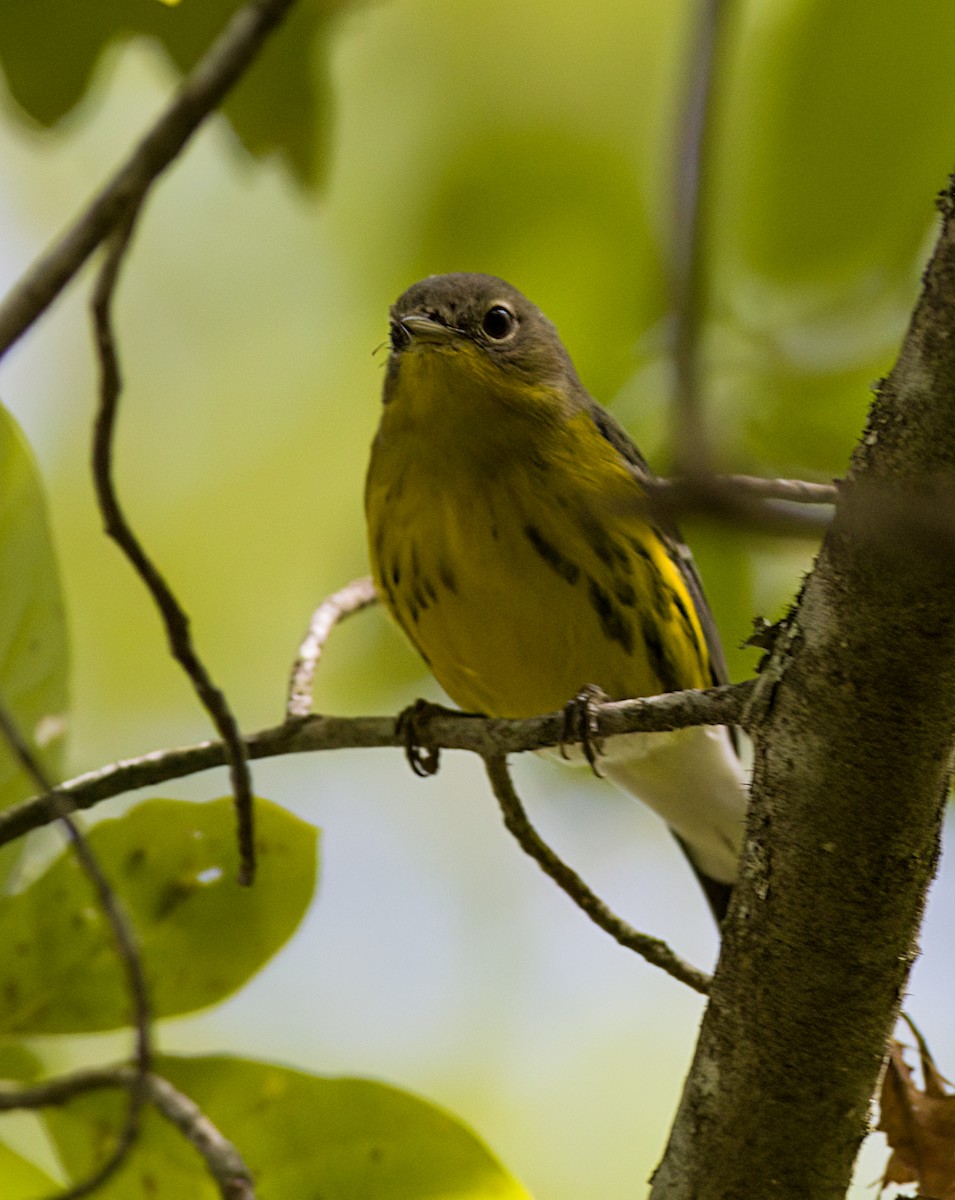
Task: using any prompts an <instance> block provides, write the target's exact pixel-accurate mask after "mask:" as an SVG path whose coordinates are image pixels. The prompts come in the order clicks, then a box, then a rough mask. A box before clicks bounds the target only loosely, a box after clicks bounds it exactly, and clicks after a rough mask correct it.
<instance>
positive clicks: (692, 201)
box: [671, 0, 729, 479]
mask: <svg viewBox="0 0 955 1200" xmlns="http://www.w3.org/2000/svg"><path fill="white" fill-rule="evenodd" d="M728 8H729V4H728V2H727V0H699V3H698V5H697V16H696V19H695V21H694V23H693V36H694V39H695V41H694V44H693V46H692V49H691V52H690V54H689V56H688V60H687V64H686V68H685V72H684V78H685V81H686V84H685V86H686V95H685V99H684V106H683V114H682V121H681V132H680V137H679V139H678V143H677V148H678V158H677V163H676V171H675V180H674V182H675V195H674V234H673V253H672V269H671V295H672V303H673V315H674V321H675V325H676V328H675V332H674V348H673V365H674V370H675V377H676V380H675V391H674V397H673V400H674V404H673V419H674V445H675V447H676V461H677V463H678V464H679V468H680V473H681V474H683V475H686V476H688V477H689V478H691V479H692V478H696V477H702V476H705V475H706V474H708V473H709V468H710V451H709V445H708V439H707V436H706V428H705V423H704V419H703V400H702V395H701V391H700V376H701V370H700V337H701V333H702V330H703V323H704V316H705V307H706V297H705V293H704V288H705V265H706V238H705V236H704V235H705V232H706V231H705V227H704V222H703V214H704V212H705V206H706V202H707V200H708V190H707V189H708V183H709V173H710V171H709V168H710V159H711V154H710V150H711V146H712V137H711V126H712V122H713V110H714V107H715V105H714V95H715V92H716V81H717V76H718V73H719V67H720V57H721V50H722V45H723V41H722V37H721V35H722V32H723V29H724V28H725V23H726V22H725V18H726V11H727V9H728Z"/></svg>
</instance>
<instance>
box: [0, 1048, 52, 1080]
mask: <svg viewBox="0 0 955 1200" xmlns="http://www.w3.org/2000/svg"><path fill="white" fill-rule="evenodd" d="M42 1074H43V1062H42V1060H41V1059H40V1058H39V1057H38V1056H37V1055H36V1054H34V1053H33V1051H32V1050H31V1049H30V1048H29V1047H28V1046H25V1045H24V1044H23V1042H2V1043H0V1079H17V1080H19V1081H20V1082H21V1083H27V1082H30V1081H31V1080H34V1079H39V1078H40V1076H41V1075H42Z"/></svg>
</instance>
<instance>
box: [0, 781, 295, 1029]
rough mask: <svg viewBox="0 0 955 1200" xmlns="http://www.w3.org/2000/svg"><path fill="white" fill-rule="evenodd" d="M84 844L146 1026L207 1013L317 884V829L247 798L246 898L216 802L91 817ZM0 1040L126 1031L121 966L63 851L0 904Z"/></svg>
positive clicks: (273, 942) (77, 869) (224, 812)
mask: <svg viewBox="0 0 955 1200" xmlns="http://www.w3.org/2000/svg"><path fill="white" fill-rule="evenodd" d="M89 844H90V848H91V849H92V851H93V853H94V854H95V855H96V858H97V861H98V862H99V865H100V867H101V869H102V870H103V872H104V874H105V876H106V878H107V879H109V880H110V882H111V883H112V885H113V886H114V887H115V888H116V890H117V892H118V893H119V895H120V897H121V900H122V904H123V907H124V909H125V911H126V913H127V915H128V917H129V918H130V920H131V921H132V923H133V927H134V928H135V930H136V937H137V943H138V946H139V950H140V952H141V954H142V959H143V966H144V968H145V975H146V982H147V986H148V988H149V998H150V1010H151V1013H152V1015H153V1017H155V1018H161V1017H170V1016H177V1015H179V1014H181V1013H185V1012H191V1011H193V1010H194V1009H197V1008H203V1007H205V1006H206V1005H209V1004H215V1003H217V1002H218V1001H220V1000H223V999H224V998H225V997H226V996H229V995H230V994H231V993H232V992H234V991H236V990H237V989H238V988H240V987H241V986H242V985H243V984H244V983H245V982H247V980H248V979H249V978H250V977H251V976H252V975H254V974H255V973H256V972H257V971H259V970H261V969H262V966H263V965H264V964H265V963H266V962H267V961H268V960H269V959H270V958H271V957H272V955H273V954H275V953H276V951H277V950H278V949H279V948H280V947H281V946H282V945H283V944H284V943H285V942H286V941H287V940H288V938H289V937H291V935H292V933H293V932H294V931H295V929H296V927H297V926H298V924H299V922H300V921H301V920H302V917H303V916H304V914H305V912H306V910H307V909H308V905H309V902H310V901H311V899H312V893H313V891H314V889H315V878H316V867H317V864H316V830H315V829H314V828H313V827H312V826H310V825H307V824H306V823H305V822H304V821H301V820H299V819H298V818H297V817H294V816H292V815H291V814H289V813H288V812H286V811H285V810H284V809H282V808H279V807H278V806H277V805H275V804H269V803H268V802H267V801H265V800H261V799H259V800H258V801H257V802H256V851H257V857H258V863H259V875H258V879H257V885H256V887H255V889H254V890H253V889H251V888H246V887H241V886H240V885H239V884H238V883H237V881H236V875H237V874H238V857H237V848H236V845H235V819H234V816H233V810H232V803H231V801H230V800H228V799H224V800H214V801H209V802H208V803H206V804H188V803H184V802H182V801H175V800H148V801H146V802H145V803H143V804H140V805H137V807H136V808H134V809H133V810H132V811H131V812H128V813H126V815H125V816H123V817H120V818H117V819H116V820H112V821H101V822H100V823H99V824H97V825H96V827H95V828H94V829H92V830H91V831H90V833H89ZM0 944H2V945H4V946H6V947H7V948H8V954H7V956H6V958H5V959H4V962H3V964H2V966H0V1034H3V1035H5V1036H7V1037H10V1036H12V1035H16V1036H20V1037H24V1036H25V1037H30V1036H36V1035H37V1034H50V1033H73V1034H78V1033H87V1032H93V1031H98V1030H103V1029H116V1028H118V1027H121V1026H127V1025H129V1024H130V1023H131V1021H132V1009H131V1004H130V998H129V995H128V984H127V980H126V975H125V968H124V964H123V963H122V962H121V961H120V959H119V955H118V954H117V951H116V945H115V939H114V937H113V932H112V929H111V927H110V925H109V922H108V921H107V919H106V916H105V914H104V913H103V911H102V909H101V908H100V906H99V904H98V903H97V901H96V898H95V895H94V892H93V890H92V885H91V884H90V882H89V880H88V879H87V878H86V876H85V874H84V872H83V869H82V867H81V866H80V865H79V862H78V860H77V858H76V857H75V856H74V855H73V854H72V853H70V852H68V851H64V852H63V853H62V854H61V855H60V856H59V858H57V859H56V860H55V861H54V862H53V863H52V864H51V865H50V866H49V867H48V868H47V870H46V871H44V872H43V874H42V875H40V877H39V878H38V879H35V880H34V881H33V882H32V883H30V884H29V885H28V886H27V887H25V888H24V889H23V890H22V891H19V892H17V893H15V894H14V895H11V896H4V897H2V898H0Z"/></svg>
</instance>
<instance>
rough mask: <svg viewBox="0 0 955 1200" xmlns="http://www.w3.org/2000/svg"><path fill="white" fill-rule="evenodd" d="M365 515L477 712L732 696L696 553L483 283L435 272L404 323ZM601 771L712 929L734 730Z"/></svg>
mask: <svg viewBox="0 0 955 1200" xmlns="http://www.w3.org/2000/svg"><path fill="white" fill-rule="evenodd" d="M383 399H384V407H383V411H382V415H381V424H380V426H379V428H378V433H377V435H376V437H375V441H374V445H373V448H372V454H371V463H370V466H369V470H368V480H367V486H366V493H365V507H366V513H367V518H368V538H369V547H370V554H371V563H372V571H373V575H374V579H375V585H376V588H377V590H378V592H379V595H380V596H381V598H382V599H383V600H384V602H385V604H386V605H387V607H388V608H389V609H390V610H391V612H392V614H393V615H394V616H395V618H396V619H397V621H398V624H399V625H400V626H401V627H402V629H403V630H404V632H405V633H406V634H407V635H408V637H409V638H410V639H411V641H412V642H413V643H414V645H415V646H416V647H417V649H418V651H419V652H420V653H421V655H422V656H423V658H424V659H425V661H426V662H427V663H428V665H429V666H430V668H431V670H432V671H433V672H434V674H435V676H436V677H437V679H438V681H439V682H440V683H441V685H442V686H443V687H444V689H445V691H446V692H447V693H448V695H449V696H450V697H451V698H452V699H453V700H454V701H455V702H456V703H457V704H459V705H461V706H462V707H463V708H465V709H467V710H468V711H472V712H479V713H484V714H486V715H488V716H498V717H529V716H534V715H537V714H539V713H547V712H554V711H558V710H559V709H561V708H562V707H564V705H565V704H567V702H568V701H569V700H570V699H571V698H572V697H574V696H575V695H578V694H579V693H581V691H582V689H583V688H585V687H587V686H594V685H595V686H597V687H599V688H600V689H601V690H602V691H603V692H604V693H606V694H607V695H608V696H610V697H611V698H613V699H624V698H627V697H631V696H647V695H655V694H658V693H660V692H667V691H676V690H679V689H682V688H694V687H707V686H709V685H711V684H713V683H720V682H725V680H726V667H725V663H724V659H723V654H722V650H721V647H720V643H719V637H718V634H717V632H716V627H715V625H714V622H713V617H712V615H711V613H710V610H709V608H708V606H707V603H706V600H705V598H704V596H703V590H702V585H701V583H700V579H699V576H698V574H697V572H696V568H695V566H694V564H693V560H692V558H691V557H690V553H689V550H688V549H687V547H686V546H685V545H684V544H683V542H682V540H681V539H680V536H679V534H678V533H677V532H676V530H675V529H673V528H672V527H669V526H668V525H666V524H665V523H664V522H662V521H660V520H657V519H655V518H654V517H653V516H652V515H651V514H650V512H649V509H648V505H647V492H646V486H645V485H646V483H647V482H648V480H650V479H652V475H651V472H650V469H649V467H648V466H647V464H646V462H645V461H644V460H643V458H642V456H641V454H640V452H639V451H638V450H637V448H636V446H635V445H634V444H633V442H632V441H631V440H630V438H629V436H628V435H627V434H626V433H625V432H624V430H623V428H622V427H621V426H620V425H619V424H618V423H617V422H616V421H615V420H614V418H613V417H612V416H611V415H610V414H609V413H608V412H607V411H606V410H605V409H603V408H602V407H601V406H600V405H599V404H597V402H596V401H595V400H594V399H593V398H592V397H591V396H590V395H589V394H588V392H587V391H586V390H585V389H584V387H583V385H582V384H581V382H580V380H579V379H578V377H577V372H576V371H575V369H574V366H573V363H572V362H571V360H570V356H569V355H568V353H567V351H566V350H565V349H564V346H563V343H562V342H561V340H560V336H559V334H558V332H557V330H556V328H555V327H554V326H553V325H552V324H551V322H550V321H549V320H548V319H547V318H546V317H545V316H544V315H543V313H541V312H540V310H539V309H538V308H536V307H535V306H534V305H533V304H531V303H530V301H529V300H527V299H526V298H525V297H524V296H523V295H521V293H520V292H518V291H517V290H516V289H515V288H513V287H511V286H510V284H508V283H505V282H504V281H503V280H502V279H497V278H495V277H493V276H490V275H472V274H455V275H435V276H432V277H430V278H428V279H424V280H422V281H421V282H420V283H416V284H414V285H413V286H412V287H410V288H409V289H408V290H407V291H406V292H405V293H404V295H402V296H401V297H400V298H399V299H398V301H397V303H396V304H395V305H394V306H393V307H392V309H391V355H390V357H389V360H388V365H387V374H386V377H385V384H384V397H383ZM600 768H601V771H602V773H604V774H606V775H607V776H609V777H610V778H611V779H612V780H613V781H614V782H615V783H617V784H619V785H620V786H621V787H623V788H624V789H626V790H627V791H628V792H631V793H632V794H634V795H636V796H638V797H640V798H641V799H642V800H643V801H645V802H646V803H647V804H649V805H650V806H651V807H652V808H654V809H656V811H657V812H658V813H660V815H661V816H662V817H663V818H664V820H665V821H666V822H667V823H668V825H669V826H670V828H671V830H672V831H673V833H674V834H675V835H676V837H677V840H678V841H679V842H680V845H681V846H682V847H683V849H684V851H685V852H686V854H687V856H688V858H689V860H690V863H691V865H692V866H693V868H694V870H695V872H696V874H697V876H698V878H699V879H700V882H701V883H702V884H703V887H704V890H705V892H706V894H707V897H708V899H709V902H710V905H711V907H712V908H713V911H714V913H715V915H716V917H717V919H718V920H720V919H721V918H722V916H723V915H724V913H725V911H726V905H727V903H728V899H729V893H730V890H731V887H732V882H733V879H734V878H735V875H736V864H737V858H738V856H739V851H740V848H741V844H742V836H743V814H744V810H745V800H746V792H745V785H744V782H743V775H742V770H741V767H740V763H739V760H738V757H737V755H736V753H735V750H734V746H733V740H732V736H731V734H730V732H729V731H728V730H727V729H725V728H705V727H698V728H691V729H684V730H678V731H676V732H672V733H640V734H629V735H626V736H624V737H619V738H613V739H611V740H609V741H608V742H607V743H606V745H605V747H604V750H603V755H602V757H601V759H600Z"/></svg>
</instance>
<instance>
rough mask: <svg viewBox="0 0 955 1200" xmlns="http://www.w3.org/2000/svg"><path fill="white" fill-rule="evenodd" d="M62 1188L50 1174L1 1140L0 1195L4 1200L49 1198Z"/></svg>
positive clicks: (39, 1199)
mask: <svg viewBox="0 0 955 1200" xmlns="http://www.w3.org/2000/svg"><path fill="white" fill-rule="evenodd" d="M60 1190H61V1189H60V1188H59V1187H58V1186H57V1184H56V1183H54V1181H53V1180H52V1179H51V1178H50V1176H49V1175H47V1174H46V1173H45V1172H43V1171H41V1170H40V1168H39V1167H35V1166H34V1165H33V1163H31V1162H28V1161H27V1160H26V1159H25V1158H21V1157H20V1155H19V1154H17V1153H16V1151H14V1150H11V1149H10V1147H9V1146H5V1145H4V1144H3V1143H2V1142H0V1195H2V1196H3V1200H47V1198H48V1197H49V1196H55V1195H56V1193H57V1192H58V1191H60Z"/></svg>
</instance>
